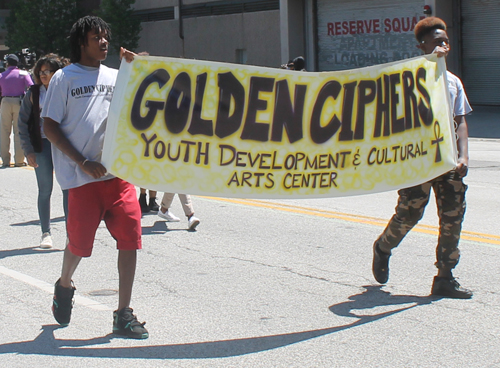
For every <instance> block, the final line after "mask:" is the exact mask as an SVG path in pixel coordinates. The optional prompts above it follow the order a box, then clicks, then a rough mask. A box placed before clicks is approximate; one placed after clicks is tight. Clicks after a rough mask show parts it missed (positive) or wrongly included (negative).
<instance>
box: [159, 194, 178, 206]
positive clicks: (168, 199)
mask: <svg viewBox="0 0 500 368" xmlns="http://www.w3.org/2000/svg"><path fill="white" fill-rule="evenodd" d="M174 196H175V193H163V198H162V199H161V207H162V210H163V209H166V210H168V209H169V208H170V206H171V205H172V202H173V200H174Z"/></svg>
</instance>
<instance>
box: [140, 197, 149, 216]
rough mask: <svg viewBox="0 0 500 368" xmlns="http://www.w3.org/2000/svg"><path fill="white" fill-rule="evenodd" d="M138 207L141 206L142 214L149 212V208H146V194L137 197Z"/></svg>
mask: <svg viewBox="0 0 500 368" xmlns="http://www.w3.org/2000/svg"><path fill="white" fill-rule="evenodd" d="M139 205H140V206H141V212H142V213H148V212H149V206H148V202H147V200H146V194H141V195H139Z"/></svg>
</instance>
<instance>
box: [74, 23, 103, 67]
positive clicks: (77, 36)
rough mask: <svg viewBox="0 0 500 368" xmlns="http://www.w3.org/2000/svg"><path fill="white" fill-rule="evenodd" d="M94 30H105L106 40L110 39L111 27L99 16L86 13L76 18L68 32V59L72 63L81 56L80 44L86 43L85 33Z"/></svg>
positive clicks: (77, 60)
mask: <svg viewBox="0 0 500 368" xmlns="http://www.w3.org/2000/svg"><path fill="white" fill-rule="evenodd" d="M92 30H95V31H97V32H99V33H100V32H105V33H106V34H107V39H108V41H109V40H111V28H110V27H109V25H108V23H106V22H105V21H104V20H102V19H101V18H99V17H96V16H92V15H87V16H85V17H83V18H80V19H78V20H77V21H76V22H75V24H73V27H71V32H70V34H69V42H70V47H71V50H70V59H71V62H72V63H77V62H79V61H80V59H81V57H82V53H81V49H80V47H81V45H86V44H87V33H88V32H90V31H92Z"/></svg>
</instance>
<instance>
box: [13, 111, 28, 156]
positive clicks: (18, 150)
mask: <svg viewBox="0 0 500 368" xmlns="http://www.w3.org/2000/svg"><path fill="white" fill-rule="evenodd" d="M20 108H21V104H13V106H12V127H13V130H14V163H15V165H16V166H21V165H25V163H24V152H23V149H22V147H21V138H20V137H19V128H18V126H17V119H18V117H19V109H20Z"/></svg>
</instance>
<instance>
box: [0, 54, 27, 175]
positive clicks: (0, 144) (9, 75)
mask: <svg viewBox="0 0 500 368" xmlns="http://www.w3.org/2000/svg"><path fill="white" fill-rule="evenodd" d="M18 63H19V58H18V57H17V56H16V55H15V54H10V55H8V56H7V70H5V71H4V72H3V73H1V74H0V92H1V94H2V102H1V104H0V119H1V127H2V130H1V131H0V155H1V156H2V167H10V134H11V132H12V131H14V166H16V167H20V166H26V163H25V162H24V153H23V150H22V148H21V141H20V139H19V130H18V126H17V120H18V117H19V109H20V108H21V101H22V99H23V97H24V94H25V92H26V90H27V89H28V88H29V87H30V86H32V85H33V80H32V79H31V77H30V75H29V73H28V72H27V71H26V70H21V69H19V68H18V67H17V64H18Z"/></svg>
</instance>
